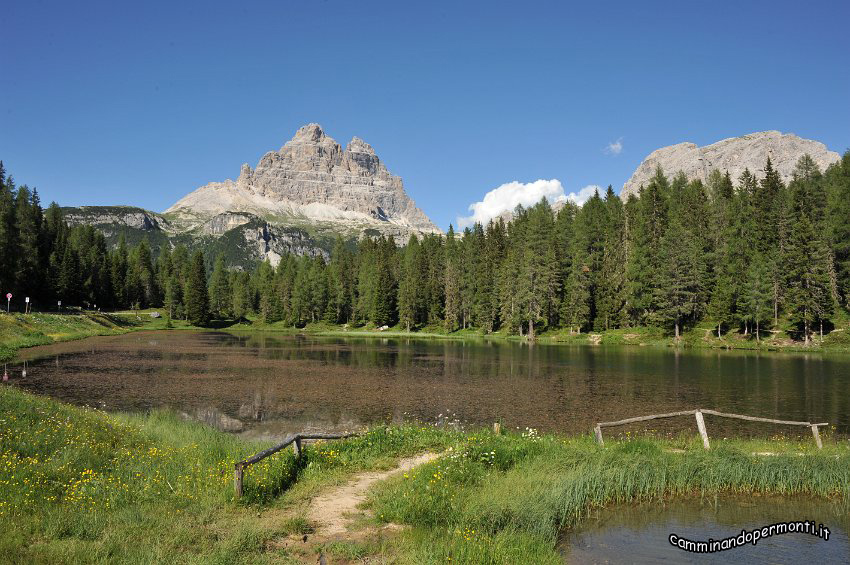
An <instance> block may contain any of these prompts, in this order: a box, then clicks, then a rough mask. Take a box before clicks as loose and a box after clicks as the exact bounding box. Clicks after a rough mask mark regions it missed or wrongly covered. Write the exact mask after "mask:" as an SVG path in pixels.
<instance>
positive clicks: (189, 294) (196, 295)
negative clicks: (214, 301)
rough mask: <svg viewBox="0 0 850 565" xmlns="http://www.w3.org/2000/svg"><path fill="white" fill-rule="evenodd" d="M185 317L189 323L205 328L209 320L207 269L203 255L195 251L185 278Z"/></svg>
mask: <svg viewBox="0 0 850 565" xmlns="http://www.w3.org/2000/svg"><path fill="white" fill-rule="evenodd" d="M185 301H186V316H187V318H188V320H189V323H190V324H192V325H195V326H205V325H207V324H208V323H209V320H210V306H209V297H208V295H207V269H206V266H205V265H204V254H203V252H201V251H196V252H195V254H194V255H192V262H191V264H190V265H189V272H188V273H187V277H186V296H185Z"/></svg>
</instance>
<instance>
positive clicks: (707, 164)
mask: <svg viewBox="0 0 850 565" xmlns="http://www.w3.org/2000/svg"><path fill="white" fill-rule="evenodd" d="M805 154H809V155H810V156H811V157H812V159H813V160H814V161H815V163H816V164H817V165H818V167H820V169H821V171H823V170H825V169H826V167H827V166H829V165H831V164H832V163H835V162H837V161H838V160H839V159H840V158H841V156H840V155H839V154H838V153H836V152H834V151H830V150H829V149H828V148H827V147H826V145H825V144H823V143H821V142H820V141H815V140H811V139H803V138H801V137H799V136H797V135H796V134H793V133H782V132H780V131H777V130H769V131H762V132H755V133H750V134H746V135H741V136H738V137H728V138H726V139H721V140H720V141H716V142H714V143H711V144H709V145H704V146H702V147H700V146H698V145H697V144H695V143H692V142H689V141H686V142H682V143H677V144H674V145H668V146H667V147H661V148H658V149H656V150H654V151H653V152H651V153H650V154H649V155H647V156H646V157H645V158H644V159H643V161H641V163H640V165H638V167H637V168H636V169H635V171H634V173H632V176H631V177H630V178H629V180H627V181H626V182H625V183H624V184H623V188H622V190H621V191H620V197H621V198H622V199H623V200H626V199H628V198H629V196H631V195H632V194H634V195H635V196H637V195H638V192H639V191H640V187H641V185H644V184H646V183H647V182H649V179H650V178H652V176H653V175H654V174H655V170H656V168H657V167H659V166H660V167H661V168H662V170H663V171H664V173H665V174H666V175H668V176H672V175H675V174H677V173H678V172H679V171H681V172H683V173H685V176H687V177H688V179H699V180H702V181H703V182H705V181H706V180H707V179H708V175H709V174H710V173H711V171H712V170H714V169H717V170H719V171H720V172H723V173H725V172H727V171H728V172H729V174H730V175H731V176H732V179H733V181H737V180H738V177H739V176H740V175H741V173H743V172H744V169H749V170H750V172H752V173H757V172H758V171H761V170H763V169H764V165H765V163H766V162H767V159H768V157H769V158H770V159H771V162H772V164H773V167H774V169H776V170H777V171H778V172H779V175H780V177H782V180H783V181H785V182H788V181H789V180H791V176H792V173H793V171H794V167H795V166H796V165H797V161H798V160H799V159H800V157H802V156H803V155H805Z"/></svg>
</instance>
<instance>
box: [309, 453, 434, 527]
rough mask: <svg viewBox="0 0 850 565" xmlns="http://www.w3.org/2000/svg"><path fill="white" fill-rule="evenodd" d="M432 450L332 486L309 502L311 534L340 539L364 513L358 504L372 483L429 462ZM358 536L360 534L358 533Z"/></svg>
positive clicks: (432, 455)
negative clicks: (313, 529) (389, 467)
mask: <svg viewBox="0 0 850 565" xmlns="http://www.w3.org/2000/svg"><path fill="white" fill-rule="evenodd" d="M437 457H439V454H436V453H423V454H422V455H417V456H416V457H407V458H405V459H402V460H400V461H399V462H398V465H396V466H395V467H393V468H392V469H388V470H386V471H372V472H367V473H360V474H358V475H355V476H354V477H353V478H352V479H351V480H350V481H349V482H348V483H346V484H344V485H342V486H338V487H334V488H332V489H330V490H328V491H327V492H325V493H323V494H321V495H319V496H317V497H316V498H314V499H313V500H312V501H310V508H309V510H308V512H307V519H308V520H309V521H310V523H311V524H313V525H314V527H315V528H316V531H315V533H314V534H313V535H314V536H316V537H318V538H322V539H344V538H346V537H347V536H348V533H349V527H350V526H351V525H353V524H354V522H355V521H356V519H357V517H358V516H360V517H362V516H363V515H364V514H365V512H363V511H362V510H360V509H359V508H358V507H359V506H360V505H361V504H362V503H363V502H365V501H366V493H367V492H368V491H369V488H371V486H372V485H374V484H375V483H377V482H380V481H383V480H386V479H388V478H390V477H392V476H394V475H398V474H399V473H403V472H405V471H409V470H411V469H413V468H414V467H417V466H419V465H422V464H424V463H428V462H430V461H433V460H434V459H436V458H437ZM358 537H360V536H358Z"/></svg>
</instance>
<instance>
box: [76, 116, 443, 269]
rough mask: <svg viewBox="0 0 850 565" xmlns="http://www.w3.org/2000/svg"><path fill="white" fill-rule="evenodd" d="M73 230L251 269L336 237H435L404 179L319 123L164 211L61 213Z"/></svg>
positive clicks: (368, 150)
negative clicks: (189, 250)
mask: <svg viewBox="0 0 850 565" xmlns="http://www.w3.org/2000/svg"><path fill="white" fill-rule="evenodd" d="M64 211H65V216H66V218H67V220H68V221H69V222H70V223H72V224H91V225H94V226H96V227H97V228H99V229H100V230H102V231H104V233H106V235H107V238H108V241H109V242H110V243H112V244H114V243H116V242H117V240H118V238H119V237H120V234H124V236H125V237H126V238H127V240H128V242H135V241H138V240H140V239H141V238H142V237H148V239H149V240H150V241H151V244H152V245H165V244H170V245H176V244H177V243H184V244H186V245H188V246H190V247H196V246H203V247H204V248H205V249H209V250H210V251H211V252H214V251H215V250H219V251H222V252H225V254H226V255H227V256H228V257H230V258H231V259H232V263H233V264H238V265H246V266H247V265H248V264H250V263H253V262H256V261H259V260H265V259H269V260H271V261H272V263H277V261H278V260H279V258H280V255H282V254H283V253H287V252H289V253H297V254H309V255H316V254H327V251H328V250H329V249H330V246H331V245H332V244H333V240H334V239H335V237H336V236H337V235H342V236H343V237H344V238H345V239H352V238H359V237H362V236H363V235H380V234H384V235H387V236H394V237H395V238H396V240H397V241H398V242H399V243H405V242H406V241H407V239H408V238H409V237H410V235H411V234H414V233H415V234H420V235H421V234H425V233H441V232H440V230H439V229H438V228H437V226H435V225H434V223H433V222H431V220H430V219H429V218H428V217H427V216H426V215H425V214H424V213H423V212H422V210H420V209H419V208H417V207H416V203H415V202H414V201H413V200H412V199H411V198H410V197H409V196H408V195H407V193H406V192H405V190H404V186H403V184H402V180H401V178H399V177H397V176H395V175H392V174H391V173H390V172H389V171H388V170H387V168H386V166H384V164H383V163H382V162H381V161H380V159H379V158H378V156H377V155H376V154H375V151H374V150H373V149H372V147H371V146H370V145H369V144H368V143H366V142H365V141H363V140H361V139H359V138H357V137H355V138H353V139H352V140H351V141H350V142H349V143H348V145H347V146H346V148H345V149H343V148H342V147H341V146H340V145H339V144H338V143H337V142H336V141H334V140H333V139H332V138H331V137H328V136H327V135H325V133H324V131H322V128H321V126H319V125H318V124H308V125H306V126H304V127H302V128H300V129H299V130H298V131H297V132H296V134H295V137H293V138H292V139H291V140H290V141H288V142H286V144H285V145H284V146H283V147H281V149H280V150H279V151H269V152H268V153H266V154H265V155H263V157H262V158H261V159H260V162H259V163H258V164H257V166H256V168H255V169H252V168H251V167H250V166H249V165H248V164H244V165H242V169H241V172H240V174H239V177H238V178H237V179H236V180H235V181H233V180H230V179H228V180H225V181H223V182H212V183H210V184H207V185H205V186H202V187H200V188H198V189H197V190H195V191H193V192H191V193H189V194H187V195H186V196H184V197H183V198H181V199H180V200H179V201H178V202H176V203H175V204H174V205H173V206H171V207H170V208H169V209H168V210H166V211H165V212H164V213H162V214H157V213H155V212H149V211H147V210H143V209H141V208H134V207H129V206H84V207H79V208H65V209H64Z"/></svg>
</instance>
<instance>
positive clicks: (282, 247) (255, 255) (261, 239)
mask: <svg viewBox="0 0 850 565" xmlns="http://www.w3.org/2000/svg"><path fill="white" fill-rule="evenodd" d="M242 236H243V237H244V238H245V243H246V244H247V248H248V254H249V258H250V259H257V260H260V261H265V260H268V261H269V262H270V263H271V264H272V266H273V267H277V265H278V263H280V259H281V257H282V256H283V255H286V254H292V255H309V256H310V257H319V256H321V257H324V258H325V259H328V258H329V255H328V253H327V251H325V250H323V249H321V248H319V247H317V246H316V244H315V243H314V242H313V241H312V240H311V239H310V238H309V237H308V236H307V234H305V233H304V232H302V231H299V230H286V229H280V228H276V227H274V226H272V225H270V224H267V223H263V224H262V225H260V226H245V228H243V229H242Z"/></svg>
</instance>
